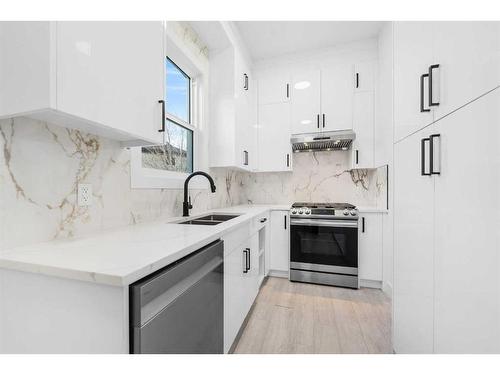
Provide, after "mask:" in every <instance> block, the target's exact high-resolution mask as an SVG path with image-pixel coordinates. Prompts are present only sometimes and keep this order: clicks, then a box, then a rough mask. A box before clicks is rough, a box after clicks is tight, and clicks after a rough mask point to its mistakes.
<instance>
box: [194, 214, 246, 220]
mask: <svg viewBox="0 0 500 375" xmlns="http://www.w3.org/2000/svg"><path fill="white" fill-rule="evenodd" d="M238 216H240V215H226V214H214V215H207V216H203V217H199V218H197V219H195V220H208V221H228V220H231V219H234V218H235V217H238Z"/></svg>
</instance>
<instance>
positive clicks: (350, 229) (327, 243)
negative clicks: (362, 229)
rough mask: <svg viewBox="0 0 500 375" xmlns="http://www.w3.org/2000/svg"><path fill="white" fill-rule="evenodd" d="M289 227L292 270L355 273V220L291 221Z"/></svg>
mask: <svg viewBox="0 0 500 375" xmlns="http://www.w3.org/2000/svg"><path fill="white" fill-rule="evenodd" d="M290 224H291V226H290V267H291V268H293V269H302V270H310V271H319V272H334V273H343V274H350V275H357V274H358V269H357V268H358V222H357V220H338V219H337V220H319V219H318V220H312V219H295V218H292V220H291V222H290Z"/></svg>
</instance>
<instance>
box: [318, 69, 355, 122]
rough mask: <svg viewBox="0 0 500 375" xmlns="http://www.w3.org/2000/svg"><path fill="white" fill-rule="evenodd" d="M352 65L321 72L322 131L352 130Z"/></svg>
mask: <svg viewBox="0 0 500 375" xmlns="http://www.w3.org/2000/svg"><path fill="white" fill-rule="evenodd" d="M352 96H353V86H352V65H351V64H344V65H336V66H332V67H329V68H326V69H322V70H321V115H322V118H321V130H322V131H332V130H344V129H352Z"/></svg>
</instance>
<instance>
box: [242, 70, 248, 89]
mask: <svg viewBox="0 0 500 375" xmlns="http://www.w3.org/2000/svg"><path fill="white" fill-rule="evenodd" d="M243 76H244V77H245V83H244V85H243V89H244V90H248V74H246V73H243Z"/></svg>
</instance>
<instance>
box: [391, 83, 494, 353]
mask: <svg viewBox="0 0 500 375" xmlns="http://www.w3.org/2000/svg"><path fill="white" fill-rule="evenodd" d="M499 103H500V89H497V90H495V91H494V92H492V93H490V94H488V95H486V96H484V97H483V98H481V99H479V100H477V101H475V102H473V103H471V104H469V105H468V106H466V107H464V108H462V109H460V110H459V111H457V112H455V113H453V114H451V115H450V116H447V117H446V118H444V119H442V120H440V121H438V122H437V123H436V124H435V130H434V133H436V134H440V137H439V138H436V139H435V141H436V142H435V143H436V147H435V150H436V151H435V152H434V155H436V159H441V160H440V161H439V160H436V163H435V164H436V165H437V167H436V170H440V173H441V174H440V175H436V176H435V180H436V182H435V184H436V186H435V189H436V193H435V218H436V222H435V226H436V229H435V230H436V235H435V247H436V257H435V259H436V264H435V278H436V287H435V291H436V296H435V301H436V308H435V342H436V352H437V353H498V352H500V332H499V330H500V307H499V303H500V300H499V298H500V290H499V288H500V285H499V275H500V263H499V255H498V250H499V248H498V246H499V236H498V230H499V223H500V195H499V191H500V153H499V150H500V133H499V128H498V124H499V123H500V106H499ZM471 124H473V125H471ZM471 126H472V127H473V128H474V132H475V133H476V132H477V134H483V135H485V136H484V137H481V140H480V142H470V134H471V133H470V132H471ZM465 144H467V149H464V145H465ZM396 220H397V219H396Z"/></svg>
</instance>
